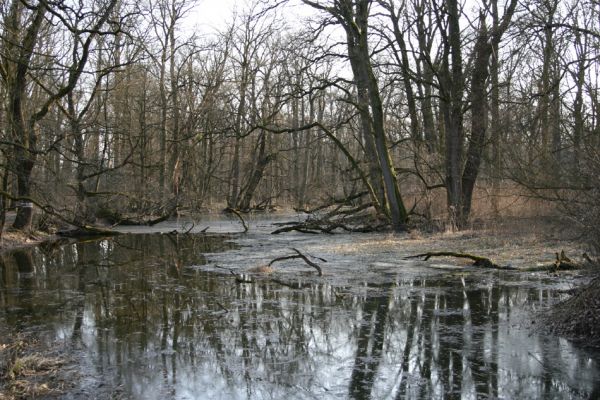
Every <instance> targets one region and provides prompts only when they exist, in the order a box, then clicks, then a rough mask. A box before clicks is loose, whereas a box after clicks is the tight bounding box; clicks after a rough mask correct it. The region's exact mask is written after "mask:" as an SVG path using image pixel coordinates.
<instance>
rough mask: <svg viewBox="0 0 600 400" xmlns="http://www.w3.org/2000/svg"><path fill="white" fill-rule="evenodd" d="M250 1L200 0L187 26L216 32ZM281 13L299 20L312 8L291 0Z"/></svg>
mask: <svg viewBox="0 0 600 400" xmlns="http://www.w3.org/2000/svg"><path fill="white" fill-rule="evenodd" d="M250 2H251V0H199V2H198V4H197V5H196V6H195V7H194V9H193V10H192V11H191V12H190V14H189V17H188V19H187V21H186V22H185V26H186V27H189V28H195V29H196V30H198V31H200V32H202V33H210V32H214V31H215V30H216V29H220V28H223V27H225V26H226V24H227V22H228V21H230V20H231V19H232V16H233V13H234V12H237V13H242V12H243V11H244V10H247V8H248V7H247V4H248V3H250ZM279 13H282V14H285V16H286V18H287V19H288V20H289V19H296V20H297V19H298V18H300V16H307V15H309V14H310V13H312V10H311V8H310V7H308V6H306V5H300V1H298V0H290V2H289V3H288V4H287V5H286V6H285V7H281V8H280V9H279Z"/></svg>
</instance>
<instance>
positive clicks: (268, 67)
mask: <svg viewBox="0 0 600 400" xmlns="http://www.w3.org/2000/svg"><path fill="white" fill-rule="evenodd" d="M204 7H208V6H206V5H205V3H202V2H196V1H193V0H142V1H128V0H97V1H89V0H81V1H70V0H58V1H48V0H31V1H23V0H7V1H4V2H2V6H1V8H0V19H1V24H0V78H1V79H0V98H1V100H2V107H1V108H0V121H1V130H0V135H1V138H0V165H1V168H0V182H1V183H0V184H1V186H2V188H1V198H2V203H1V210H0V211H1V212H2V222H3V224H4V221H5V215H6V212H7V210H11V209H15V210H16V218H15V219H14V222H13V221H11V224H12V226H13V227H14V228H15V229H18V230H25V231H28V230H31V229H38V228H39V227H40V226H42V225H44V224H45V223H46V224H47V221H48V220H54V221H57V222H58V223H59V224H67V223H68V224H72V225H75V226H78V227H87V226H92V225H94V224H95V223H98V222H100V221H104V222H105V221H109V222H118V221H122V220H134V221H135V220H137V221H142V220H145V219H149V218H162V217H169V216H173V215H175V214H180V213H190V214H193V213H199V212H203V211H206V210H215V209H218V210H222V209H225V208H227V209H229V210H233V211H235V212H242V213H243V212H248V211H252V210H270V209H273V208H277V207H279V208H284V207H290V208H291V207H293V208H295V209H298V210H310V209H314V208H317V207H320V206H323V205H328V204H329V205H331V204H334V203H337V204H345V205H351V206H353V207H354V208H352V209H351V211H347V213H348V214H350V213H352V212H354V213H355V214H354V215H355V216H358V215H359V214H360V216H361V218H360V220H358V219H355V220H351V221H352V222H353V223H354V225H353V226H358V225H360V227H361V229H363V230H369V229H373V230H375V229H389V228H391V229H394V230H403V229H406V227H407V226H409V225H410V224H418V223H429V224H440V223H441V224H445V225H447V226H452V227H453V228H457V229H462V228H466V227H469V226H471V225H472V224H473V223H474V221H476V220H478V219H480V218H487V217H496V218H503V217H504V216H511V215H516V214H519V213H540V212H557V213H562V215H566V216H568V217H569V221H571V223H573V224H575V225H577V226H579V227H581V228H583V229H585V230H586V231H587V232H592V233H593V234H591V235H588V236H589V237H592V238H597V237H598V236H599V235H598V233H599V231H598V230H599V229H600V228H599V226H600V224H598V223H597V222H598V221H600V205H599V204H600V202H599V201H598V200H600V195H599V188H600V154H599V149H600V146H599V144H600V114H599V113H600V98H599V85H600V81H599V78H600V74H599V72H600V70H599V68H600V63H598V60H599V57H600V2H599V1H598V0H568V1H558V0H523V1H517V0H505V1H502V2H498V1H497V0H477V1H466V2H460V1H457V0H447V1H440V0H296V1H292V0H288V1H286V0H278V1H274V0H273V1H265V0H262V1H261V0H255V1H246V2H239V4H238V6H237V8H236V12H235V13H234V14H232V15H231V16H230V18H229V19H228V20H227V21H225V22H223V24H222V25H220V27H218V28H215V29H210V30H209V29H199V28H198V26H197V25H194V24H193V20H194V18H195V15H198V13H202V12H203V8H204ZM34 215H35V216H36V218H34ZM365 216H368V219H366V217H365Z"/></svg>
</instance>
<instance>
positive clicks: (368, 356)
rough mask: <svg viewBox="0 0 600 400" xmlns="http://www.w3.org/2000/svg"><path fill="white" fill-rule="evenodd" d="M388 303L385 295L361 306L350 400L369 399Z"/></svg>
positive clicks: (379, 352) (375, 297)
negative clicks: (351, 399) (352, 399)
mask: <svg viewBox="0 0 600 400" xmlns="http://www.w3.org/2000/svg"><path fill="white" fill-rule="evenodd" d="M389 302H390V293H389V291H388V293H387V294H386V295H382V296H373V297H367V300H366V301H365V303H364V304H363V307H362V320H361V321H360V322H359V330H358V338H357V348H356V358H355V360H354V368H353V369H352V376H351V377H350V389H349V392H350V396H352V398H355V399H367V398H369V397H370V395H371V390H372V388H373V384H374V382H375V377H376V375H377V368H378V366H379V363H380V361H381V360H380V359H381V352H382V350H383V342H384V339H385V337H384V336H385V326H386V320H387V314H388V309H389Z"/></svg>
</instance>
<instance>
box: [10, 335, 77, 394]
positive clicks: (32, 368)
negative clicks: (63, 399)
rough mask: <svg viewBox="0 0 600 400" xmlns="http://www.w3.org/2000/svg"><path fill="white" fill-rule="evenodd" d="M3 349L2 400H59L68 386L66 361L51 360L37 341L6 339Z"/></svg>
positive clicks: (54, 357)
mask: <svg viewBox="0 0 600 400" xmlns="http://www.w3.org/2000/svg"><path fill="white" fill-rule="evenodd" d="M3 341H4V342H5V343H3V344H1V345H0V400H9V399H10V400H13V399H32V398H38V397H41V396H58V395H60V394H62V393H64V389H65V388H66V387H67V386H68V383H67V382H68V380H67V379H66V375H65V372H64V371H63V367H64V366H65V365H66V364H67V361H66V359H65V358H64V357H61V356H51V355H49V354H48V352H47V351H43V349H42V348H41V346H40V345H39V343H37V342H36V341H35V340H31V339H25V338H23V337H20V336H17V337H11V336H10V335H4V338H3Z"/></svg>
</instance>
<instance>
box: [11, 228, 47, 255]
mask: <svg viewBox="0 0 600 400" xmlns="http://www.w3.org/2000/svg"><path fill="white" fill-rule="evenodd" d="M49 238H50V235H48V234H47V233H44V232H33V233H25V232H20V231H14V230H10V229H8V230H5V231H4V232H2V240H0V252H4V251H10V250H14V249H17V248H22V247H29V246H37V245H39V244H40V243H42V242H44V241H45V240H48V239H49Z"/></svg>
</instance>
